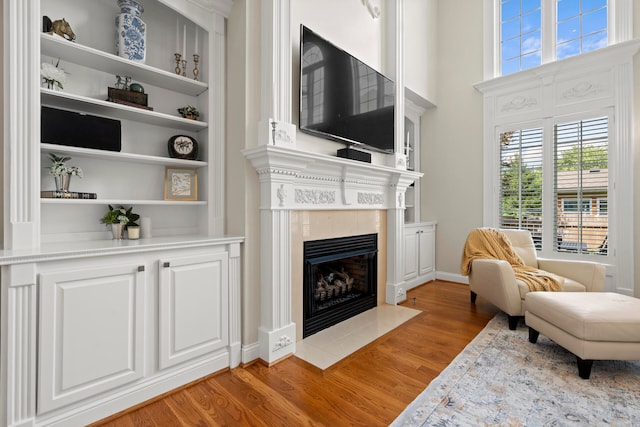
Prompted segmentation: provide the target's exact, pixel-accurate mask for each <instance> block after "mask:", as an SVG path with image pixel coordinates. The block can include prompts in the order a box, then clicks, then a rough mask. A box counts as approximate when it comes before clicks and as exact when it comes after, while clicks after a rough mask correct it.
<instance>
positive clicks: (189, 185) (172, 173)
mask: <svg viewBox="0 0 640 427" xmlns="http://www.w3.org/2000/svg"><path fill="white" fill-rule="evenodd" d="M164 199H165V200H182V201H195V200H198V171H197V170H196V169H195V168H177V167H173V166H166V167H165V175H164Z"/></svg>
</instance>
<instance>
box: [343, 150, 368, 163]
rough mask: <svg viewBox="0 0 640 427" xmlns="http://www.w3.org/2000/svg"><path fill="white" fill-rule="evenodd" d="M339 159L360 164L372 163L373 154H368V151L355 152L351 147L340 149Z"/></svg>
mask: <svg viewBox="0 0 640 427" xmlns="http://www.w3.org/2000/svg"><path fill="white" fill-rule="evenodd" d="M338 157H342V158H344V159H351V160H357V161H359V162H366V163H371V153H367V152H366V151H360V150H354V149H353V148H351V147H347V148H341V149H339V150H338Z"/></svg>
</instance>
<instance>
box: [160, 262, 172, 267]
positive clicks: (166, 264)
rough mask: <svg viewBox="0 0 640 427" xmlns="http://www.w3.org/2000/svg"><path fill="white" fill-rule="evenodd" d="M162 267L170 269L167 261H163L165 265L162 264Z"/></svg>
mask: <svg viewBox="0 0 640 427" xmlns="http://www.w3.org/2000/svg"><path fill="white" fill-rule="evenodd" d="M162 266H163V267H165V268H167V267H171V264H170V263H169V261H165V263H164V264H162Z"/></svg>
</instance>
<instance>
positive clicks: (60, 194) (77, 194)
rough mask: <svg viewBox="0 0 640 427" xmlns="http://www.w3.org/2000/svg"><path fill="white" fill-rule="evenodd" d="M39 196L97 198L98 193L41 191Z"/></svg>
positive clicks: (44, 197)
mask: <svg viewBox="0 0 640 427" xmlns="http://www.w3.org/2000/svg"><path fill="white" fill-rule="evenodd" d="M40 197H41V198H43V199H97V198H98V195H97V194H96V193H85V192H81V191H41V192H40Z"/></svg>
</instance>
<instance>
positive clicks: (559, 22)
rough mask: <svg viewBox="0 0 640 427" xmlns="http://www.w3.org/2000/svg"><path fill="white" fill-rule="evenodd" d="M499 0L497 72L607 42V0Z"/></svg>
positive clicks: (522, 68)
mask: <svg viewBox="0 0 640 427" xmlns="http://www.w3.org/2000/svg"><path fill="white" fill-rule="evenodd" d="M499 2H500V3H499V4H500V7H499V16H500V18H499V20H498V22H499V38H498V39H499V40H500V43H499V55H498V57H499V58H500V60H499V63H500V72H499V73H498V74H501V75H507V74H512V73H515V72H517V71H521V70H526V69H529V68H532V67H535V66H537V65H540V64H542V63H544V62H549V61H553V60H556V59H563V58H567V57H569V56H573V55H578V54H581V53H586V52H590V51H593V50H596V49H599V48H601V47H604V46H607V44H608V38H609V31H608V28H609V24H608V22H609V17H608V9H609V5H608V0H499ZM543 29H544V31H543ZM547 39H548V41H547Z"/></svg>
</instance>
